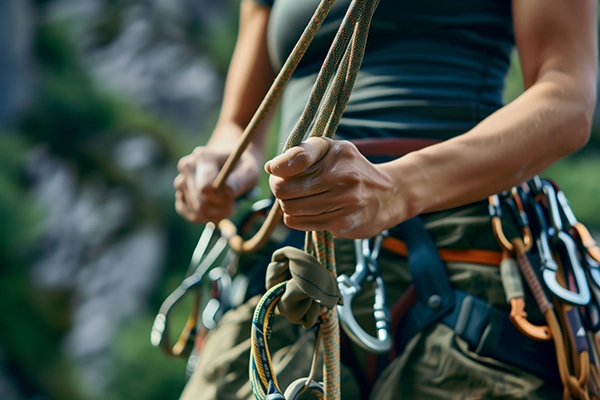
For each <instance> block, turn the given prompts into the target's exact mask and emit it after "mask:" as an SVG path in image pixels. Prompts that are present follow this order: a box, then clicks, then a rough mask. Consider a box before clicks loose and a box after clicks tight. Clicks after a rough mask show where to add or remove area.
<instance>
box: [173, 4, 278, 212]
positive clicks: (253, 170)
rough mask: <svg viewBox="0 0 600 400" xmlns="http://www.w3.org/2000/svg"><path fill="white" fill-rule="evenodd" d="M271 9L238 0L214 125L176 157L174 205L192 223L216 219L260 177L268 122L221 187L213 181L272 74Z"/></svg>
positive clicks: (263, 94) (231, 208) (268, 84)
mask: <svg viewBox="0 0 600 400" xmlns="http://www.w3.org/2000/svg"><path fill="white" fill-rule="evenodd" d="M269 14H270V9H269V8H268V7H265V6H262V5H260V4H258V3H256V2H253V1H251V0H243V1H242V2H241V10H240V27H239V33H238V38H237V42H236V46H235V50H234V53H233V57H232V59H231V63H230V65H229V70H228V73H227V79H226V82H225V92H224V96H223V103H222V106H221V112H220V114H219V119H218V121H217V125H216V127H215V129H214V131H213V133H212V135H211V137H210V139H209V141H208V143H207V144H206V146H199V147H196V148H195V149H194V151H193V152H192V153H191V154H189V155H187V156H185V157H183V158H181V160H180V161H179V163H178V166H177V168H178V170H179V175H177V177H176V178H175V182H174V186H175V189H176V193H175V196H176V201H175V208H176V210H177V212H178V213H179V214H181V215H182V216H183V217H185V218H186V219H188V220H190V221H192V222H207V221H213V222H218V221H220V220H221V219H223V218H226V217H228V216H229V215H230V214H231V213H232V212H233V209H234V205H235V203H234V202H235V198H236V197H238V196H239V195H241V194H243V193H245V192H247V191H249V190H250V189H252V188H253V187H254V186H255V185H256V183H257V181H258V178H259V174H260V169H261V165H262V163H263V159H264V152H265V139H266V133H267V125H268V124H267V122H265V123H264V124H263V126H262V128H261V130H259V132H257V134H256V136H255V138H254V140H253V143H252V144H251V145H250V146H249V147H248V151H246V152H245V153H244V155H243V156H242V158H241V159H240V161H239V162H238V164H237V166H236V168H235V169H234V171H233V172H232V174H231V175H230V176H229V178H228V179H227V182H226V189H225V190H224V191H220V192H216V191H215V190H214V189H213V188H212V183H213V181H214V179H215V177H216V176H217V174H218V172H219V170H220V168H221V167H222V166H223V164H224V163H225V160H226V159H227V157H228V156H229V154H230V153H231V152H232V150H233V149H234V148H235V146H236V145H237V143H238V141H239V138H240V136H241V135H242V133H243V131H244V128H245V127H246V125H247V124H248V123H249V122H250V120H251V118H252V116H253V115H254V113H255V111H256V109H257V108H258V106H259V105H260V102H261V101H262V99H263V98H264V96H265V94H266V93H267V91H268V89H269V87H270V85H271V83H272V82H273V79H274V76H275V73H274V71H273V69H272V67H271V64H270V61H269V56H268V52H267V40H266V37H267V36H266V34H267V25H268V20H269Z"/></svg>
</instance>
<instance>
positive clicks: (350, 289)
mask: <svg viewBox="0 0 600 400" xmlns="http://www.w3.org/2000/svg"><path fill="white" fill-rule="evenodd" d="M384 235H387V232H383V233H381V234H379V235H377V236H376V237H375V243H374V246H373V250H371V249H370V245H369V239H357V240H355V241H354V249H355V253H356V269H355V270H354V273H353V274H352V276H350V277H348V276H347V275H340V276H338V285H339V288H340V292H341V294H342V296H343V299H344V304H343V305H341V306H338V313H339V315H340V321H341V323H342V327H343V328H344V331H345V332H346V334H348V336H350V337H351V338H352V339H353V340H354V341H355V342H356V343H357V344H358V345H360V346H361V347H363V348H364V349H366V350H369V351H372V352H374V353H385V352H387V351H389V350H390V349H391V348H392V334H391V326H390V310H389V308H388V306H387V301H386V296H385V285H384V282H383V278H382V277H381V271H380V268H379V263H378V262H377V257H378V255H379V249H380V248H381V243H382V242H383V237H384ZM364 282H374V283H375V293H374V302H373V313H374V317H375V328H376V329H377V337H375V336H372V335H370V334H368V333H367V332H366V331H365V330H364V329H363V328H362V327H361V326H360V325H359V323H358V322H357V321H356V318H355V317H354V314H353V312H352V299H353V298H354V296H355V295H356V294H357V293H359V292H360V290H361V285H362V284H363V283H364Z"/></svg>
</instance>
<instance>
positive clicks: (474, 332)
mask: <svg viewBox="0 0 600 400" xmlns="http://www.w3.org/2000/svg"><path fill="white" fill-rule="evenodd" d="M454 301H455V305H454V307H453V308H452V310H451V311H450V312H449V313H448V314H446V315H445V316H444V317H443V318H442V319H441V321H440V322H441V323H443V324H444V325H446V326H448V327H450V328H451V329H453V330H454V331H455V332H456V333H457V335H458V336H460V337H461V338H462V339H463V340H464V341H465V342H467V343H468V344H469V350H470V351H473V352H474V353H476V354H478V355H480V356H483V357H490V358H493V359H495V360H498V361H501V362H504V363H506V364H508V365H511V366H513V367H517V368H520V369H522V370H524V371H527V372H530V373H532V374H534V375H537V376H539V377H541V378H543V379H545V380H548V381H555V382H556V381H557V380H558V381H559V380H560V375H559V373H558V366H557V364H556V352H555V349H554V345H553V343H552V342H551V341H544V342H541V341H535V340H532V339H530V338H528V337H527V336H525V335H523V334H522V333H521V332H519V331H518V330H517V328H515V326H514V325H513V324H512V322H511V321H510V319H509V316H508V313H507V312H505V311H502V310H499V309H498V308H496V307H493V306H492V305H490V304H489V303H488V302H486V301H485V300H482V299H480V298H478V297H475V296H472V295H470V294H468V293H466V292H464V291H462V290H458V289H454ZM416 314H418V310H417V309H416V308H415V307H410V309H409V311H408V312H407V313H406V315H405V316H404V318H403V319H402V320H401V322H400V324H399V329H398V331H397V332H396V337H395V340H396V352H397V354H399V353H401V352H402V350H403V349H404V347H405V346H406V344H407V343H408V342H409V341H410V339H411V338H412V337H413V336H415V335H416V334H417V332H419V331H421V330H422V329H423V327H422V325H421V324H420V323H419V321H420V317H418V316H417V315H416Z"/></svg>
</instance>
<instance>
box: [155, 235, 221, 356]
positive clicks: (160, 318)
mask: <svg viewBox="0 0 600 400" xmlns="http://www.w3.org/2000/svg"><path fill="white" fill-rule="evenodd" d="M214 232H215V226H214V225H213V224H207V225H206V227H205V229H204V231H203V232H202V235H201V236H200V240H199V241H198V245H197V246H196V249H195V250H194V253H193V255H192V260H191V262H190V267H189V268H188V276H187V277H186V278H185V279H184V280H183V281H182V282H181V283H180V284H179V287H177V289H175V290H174V291H173V292H172V293H171V294H170V295H169V296H168V297H167V298H166V299H165V301H164V302H163V304H162V305H161V307H160V309H159V311H158V314H157V315H156V318H155V319H154V323H153V325H152V331H151V333H150V342H151V343H152V345H153V346H156V347H161V348H162V349H163V351H164V352H165V353H166V354H167V355H171V356H176V357H179V356H187V355H188V354H186V353H187V351H185V350H186V349H188V348H190V346H191V342H193V340H194V335H195V333H196V325H197V317H198V311H199V309H200V293H199V292H198V291H197V290H195V291H194V296H195V297H194V303H193V306H192V310H191V312H190V315H189V317H188V320H187V322H186V324H185V327H184V329H183V331H182V332H181V334H180V335H179V339H178V341H177V342H176V343H175V345H174V346H172V347H171V345H170V340H169V338H170V334H169V313H170V311H171V309H172V308H173V307H174V306H175V305H176V304H177V303H179V302H180V301H181V300H182V299H183V297H184V296H185V295H186V294H187V293H188V291H189V290H190V289H192V288H197V287H198V285H199V284H200V282H202V279H203V278H204V275H205V274H206V272H207V271H209V270H210V269H212V267H214V264H215V263H216V262H217V261H218V260H219V259H220V258H221V256H222V255H223V254H224V253H225V251H226V250H227V248H228V246H227V243H228V240H229V237H230V234H231V233H230V232H225V231H222V232H221V233H222V234H221V236H220V237H219V238H218V239H217V240H216V242H215V243H214V245H213V246H212V248H211V249H210V250H208V254H206V255H205V253H206V251H207V249H208V246H209V244H210V242H211V239H212V237H213V235H214ZM190 271H193V273H192V274H191V275H190V274H189V272H190Z"/></svg>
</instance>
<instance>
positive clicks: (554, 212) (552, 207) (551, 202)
mask: <svg viewBox="0 0 600 400" xmlns="http://www.w3.org/2000/svg"><path fill="white" fill-rule="evenodd" d="M542 193H544V196H545V197H546V201H547V202H548V214H549V219H550V225H551V226H552V228H553V230H551V231H550V233H551V235H552V240H556V239H557V235H558V232H562V231H563V223H562V218H561V216H560V207H559V204H558V197H556V189H555V188H554V185H553V184H551V183H550V182H548V181H542Z"/></svg>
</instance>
